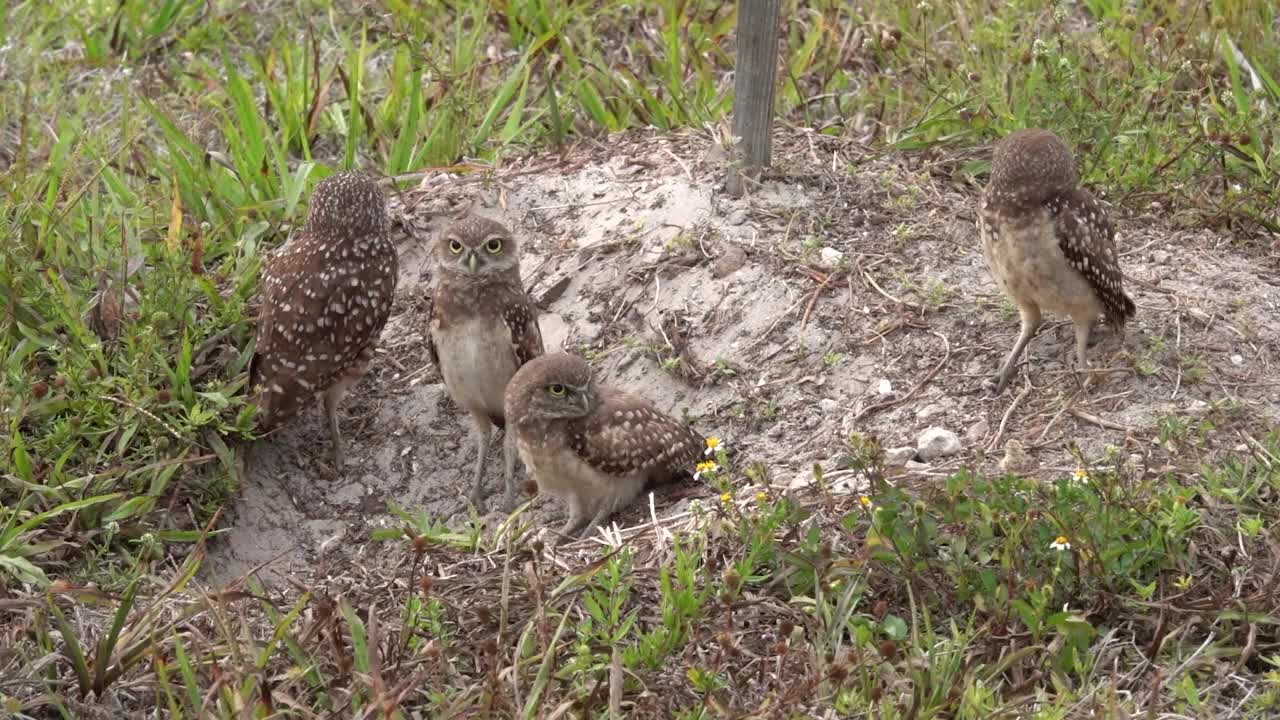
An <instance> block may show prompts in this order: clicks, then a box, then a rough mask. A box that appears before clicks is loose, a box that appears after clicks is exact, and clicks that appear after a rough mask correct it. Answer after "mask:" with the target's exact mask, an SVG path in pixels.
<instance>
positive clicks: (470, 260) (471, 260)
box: [467, 253, 476, 275]
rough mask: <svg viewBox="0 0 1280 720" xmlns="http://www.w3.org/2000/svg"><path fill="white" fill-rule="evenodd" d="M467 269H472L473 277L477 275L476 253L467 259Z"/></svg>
mask: <svg viewBox="0 0 1280 720" xmlns="http://www.w3.org/2000/svg"><path fill="white" fill-rule="evenodd" d="M467 267H469V268H471V274H472V275H475V274H476V254H475V253H471V255H470V257H468V258H467Z"/></svg>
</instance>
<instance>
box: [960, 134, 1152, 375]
mask: <svg viewBox="0 0 1280 720" xmlns="http://www.w3.org/2000/svg"><path fill="white" fill-rule="evenodd" d="M978 232H979V235H981V237H982V250H983V255H984V256H985V257H986V260H987V266H988V267H989V268H990V269H991V274H992V275H993V276H994V278H995V280H996V282H997V284H999V286H1000V289H1001V290H1003V291H1004V293H1005V295H1007V296H1008V297H1009V299H1011V300H1013V302H1014V303H1015V304H1017V306H1018V312H1019V314H1020V315H1021V316H1022V332H1021V333H1020V334H1019V335H1018V340H1017V341H1016V342H1015V343H1014V345H1013V349H1012V351H1010V353H1009V355H1008V357H1007V358H1006V359H1005V361H1004V363H1003V365H1002V366H1001V368H1000V370H999V372H998V373H997V374H996V376H995V378H993V382H991V381H989V383H988V387H989V388H994V390H995V392H996V393H1000V392H1002V391H1003V390H1004V389H1005V387H1006V386H1008V384H1009V379H1010V378H1011V377H1012V376H1013V372H1014V370H1015V369H1016V368H1017V364H1018V358H1019V356H1020V355H1021V354H1022V351H1023V349H1025V348H1026V346H1027V343H1028V342H1030V341H1031V338H1032V336H1034V335H1035V333H1036V329H1037V328H1039V327H1040V318H1041V314H1042V312H1043V311H1045V310H1048V311H1050V312H1053V313H1058V314H1062V315H1066V316H1068V317H1070V318H1071V321H1072V323H1073V324H1074V325H1075V333H1076V372H1077V373H1082V372H1084V371H1085V370H1087V368H1088V365H1087V363H1086V360H1085V351H1086V348H1087V346H1088V343H1089V334H1090V332H1091V331H1092V330H1093V326H1094V324H1095V323H1096V322H1097V321H1098V317H1099V316H1100V315H1103V314H1105V315H1106V316H1107V318H1108V319H1109V320H1110V321H1111V322H1112V323H1115V324H1116V325H1118V326H1121V327H1123V326H1124V324H1125V321H1126V320H1128V319H1129V318H1130V317H1132V316H1133V314H1134V311H1135V307H1134V304H1133V300H1132V299H1130V298H1129V296H1128V295H1126V294H1125V292H1124V289H1123V287H1122V282H1123V276H1122V273H1121V272H1120V262H1119V256H1118V254H1117V253H1116V243H1115V235H1116V231H1115V227H1114V226H1113V225H1112V224H1111V221H1110V220H1109V219H1108V218H1107V212H1106V209H1105V208H1103V206H1102V204H1101V203H1099V202H1098V201H1097V200H1096V199H1094V197H1093V196H1092V195H1090V194H1089V191H1088V190H1085V189H1084V188H1082V187H1080V178H1079V176H1078V175H1077V174H1076V168H1075V160H1074V159H1073V158H1072V157H1071V151H1070V150H1068V149H1067V146H1066V145H1064V144H1063V143H1062V141H1061V140H1059V139H1058V136H1057V135H1055V134H1053V133H1052V132H1049V131H1048V130H1040V129H1036V128H1030V129H1026V130H1018V131H1016V132H1013V133H1010V134H1009V135H1007V136H1006V137H1004V138H1003V139H1002V140H1000V141H999V142H997V143H996V145H995V150H994V153H993V155H992V159H991V179H990V181H989V182H988V183H987V187H986V190H985V191H984V192H983V194H982V201H981V205H980V206H979V208H978Z"/></svg>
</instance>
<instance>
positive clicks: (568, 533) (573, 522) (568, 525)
mask: <svg viewBox="0 0 1280 720" xmlns="http://www.w3.org/2000/svg"><path fill="white" fill-rule="evenodd" d="M568 505H569V517H568V519H566V520H565V521H564V525H563V526H561V527H560V531H559V534H560V535H561V536H562V538H565V537H574V536H575V535H577V534H578V531H579V530H581V529H582V527H583V526H584V525H586V524H587V513H586V511H585V509H584V508H583V507H582V499H581V498H579V497H578V496H577V495H570V496H569V497H568ZM559 542H560V541H559V540H557V541H556V544H559Z"/></svg>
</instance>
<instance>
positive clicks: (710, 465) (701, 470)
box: [693, 460, 720, 480]
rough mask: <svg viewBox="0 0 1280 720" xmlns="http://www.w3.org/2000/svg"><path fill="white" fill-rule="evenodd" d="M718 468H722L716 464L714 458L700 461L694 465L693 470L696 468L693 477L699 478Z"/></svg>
mask: <svg viewBox="0 0 1280 720" xmlns="http://www.w3.org/2000/svg"><path fill="white" fill-rule="evenodd" d="M718 469H720V467H719V466H718V465H716V463H715V461H714V460H707V461H706V462H700V463H698V464H697V465H694V466H693V470H694V473H693V479H694V480H697V479H698V478H700V477H702V476H703V475H709V474H711V473H713V472H715V471H716V470H718Z"/></svg>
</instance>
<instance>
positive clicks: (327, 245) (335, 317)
mask: <svg viewBox="0 0 1280 720" xmlns="http://www.w3.org/2000/svg"><path fill="white" fill-rule="evenodd" d="M387 230H388V228H387V215H386V199H385V198H384V197H383V194H382V190H381V189H380V188H379V187H378V186H377V184H375V183H374V181H373V180H372V179H371V178H369V177H367V176H365V175H362V174H360V173H356V172H340V173H336V174H334V175H332V176H330V177H328V178H326V179H325V180H323V181H322V182H321V183H320V184H319V185H317V186H316V189H315V192H313V193H312V195H311V207H310V209H309V211H308V214H307V223H306V225H305V226H304V227H303V228H302V231H301V232H300V233H299V234H298V235H297V236H295V237H294V238H293V239H292V240H290V241H289V242H288V243H286V244H285V245H284V247H282V248H281V249H280V250H279V251H278V252H277V253H276V255H275V257H273V258H271V260H270V261H269V262H268V263H267V266H266V269H265V270H264V272H263V275H262V309H261V311H260V312H259V315H258V336H257V347H256V350H255V354H254V357H253V360H252V362H251V363H250V366H249V377H250V384H251V386H261V394H260V395H259V397H258V403H257V404H258V421H259V426H260V427H261V428H262V429H264V430H270V429H271V428H274V427H276V426H278V425H279V424H280V423H283V422H284V421H286V420H288V419H289V418H291V417H293V415H294V414H296V413H297V412H298V410H299V409H300V408H301V407H302V405H304V404H305V403H306V402H307V401H309V400H310V399H311V398H312V397H313V396H314V395H315V394H316V393H319V392H323V393H324V403H325V413H326V415H327V416H328V420H329V435H330V438H331V440H332V444H333V461H334V463H335V466H336V467H337V469H338V470H339V471H340V470H341V469H342V466H343V452H342V439H341V436H340V434H339V432H338V414H337V407H338V403H339V402H341V400H342V398H343V396H344V395H345V394H346V393H347V391H348V390H349V389H350V388H351V386H352V385H355V384H356V383H357V382H359V380H360V378H361V377H363V376H364V374H365V373H366V372H368V370H369V363H370V361H371V360H372V359H373V347H374V344H375V343H376V342H377V341H378V338H379V336H380V335H381V334H382V328H383V326H384V325H386V322H387V317H388V316H389V315H390V314H391V301H392V299H393V298H394V296H395V289H396V272H397V270H398V261H397V258H396V248H395V246H394V245H392V244H391V240H390V238H389V237H388V232H387Z"/></svg>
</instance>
